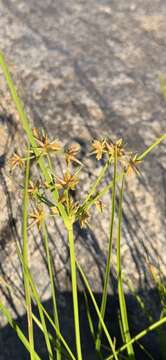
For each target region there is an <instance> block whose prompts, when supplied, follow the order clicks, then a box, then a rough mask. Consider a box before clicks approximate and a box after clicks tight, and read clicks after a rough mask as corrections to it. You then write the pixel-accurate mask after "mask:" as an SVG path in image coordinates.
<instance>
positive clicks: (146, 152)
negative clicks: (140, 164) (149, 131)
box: [137, 133, 166, 161]
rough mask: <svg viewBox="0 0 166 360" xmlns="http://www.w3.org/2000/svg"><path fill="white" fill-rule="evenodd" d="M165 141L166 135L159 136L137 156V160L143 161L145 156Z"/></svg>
mask: <svg viewBox="0 0 166 360" xmlns="http://www.w3.org/2000/svg"><path fill="white" fill-rule="evenodd" d="M165 139H166V133H165V134H163V135H161V136H160V137H159V138H158V139H157V140H155V141H154V142H153V143H152V144H151V145H150V146H149V147H148V148H147V149H146V150H145V151H144V152H143V153H142V154H141V155H140V156H138V158H137V160H140V161H141V160H143V159H144V158H145V156H147V155H148V154H149V153H150V152H151V151H152V150H153V149H154V148H155V147H156V146H157V145H159V144H160V143H161V141H163V140H165Z"/></svg>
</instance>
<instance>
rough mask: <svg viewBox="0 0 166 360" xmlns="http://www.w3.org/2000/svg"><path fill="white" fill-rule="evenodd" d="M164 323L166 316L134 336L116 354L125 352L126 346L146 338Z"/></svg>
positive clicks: (110, 359)
mask: <svg viewBox="0 0 166 360" xmlns="http://www.w3.org/2000/svg"><path fill="white" fill-rule="evenodd" d="M165 323H166V316H165V317H164V318H162V319H160V320H158V321H156V322H155V323H154V324H152V325H150V326H148V327H147V328H146V329H144V330H142V331H141V332H140V333H138V334H137V335H136V336H134V337H133V338H132V339H131V340H130V341H129V342H128V343H127V344H125V345H123V346H122V347H120V349H118V350H117V354H119V353H120V352H122V351H124V350H126V348H127V346H128V345H130V344H134V343H135V342H136V341H138V340H140V339H141V338H143V337H144V336H146V335H147V334H148V333H149V332H150V331H154V330H156V329H157V328H159V327H160V326H162V325H164V324H165ZM112 359H113V355H110V356H108V357H107V358H106V359H105V360H112Z"/></svg>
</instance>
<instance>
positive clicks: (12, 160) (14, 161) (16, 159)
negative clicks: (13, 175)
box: [9, 152, 25, 170]
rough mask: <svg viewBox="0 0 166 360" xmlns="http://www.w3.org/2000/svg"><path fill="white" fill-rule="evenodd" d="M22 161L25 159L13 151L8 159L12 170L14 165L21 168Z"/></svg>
mask: <svg viewBox="0 0 166 360" xmlns="http://www.w3.org/2000/svg"><path fill="white" fill-rule="evenodd" d="M24 162H25V160H24V159H23V158H22V157H21V156H19V155H18V154H17V153H16V152H15V153H14V154H13V156H12V157H11V158H10V160H9V165H10V167H11V169H12V170H14V169H15V168H16V167H19V168H22V167H23V166H24Z"/></svg>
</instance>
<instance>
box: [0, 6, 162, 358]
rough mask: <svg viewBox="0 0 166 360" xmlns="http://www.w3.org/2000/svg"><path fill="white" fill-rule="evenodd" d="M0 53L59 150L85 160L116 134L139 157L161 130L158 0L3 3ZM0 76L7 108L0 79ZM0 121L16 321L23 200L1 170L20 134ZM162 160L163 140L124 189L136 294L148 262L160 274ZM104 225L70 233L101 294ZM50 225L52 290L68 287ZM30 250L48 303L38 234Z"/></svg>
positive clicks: (0, 247) (1, 254) (1, 237)
mask: <svg viewBox="0 0 166 360" xmlns="http://www.w3.org/2000/svg"><path fill="white" fill-rule="evenodd" d="M0 47H1V50H3V52H4V53H5V56H6V59H7V62H8V64H9V66H10V68H11V71H12V73H13V75H14V79H15V81H16V83H17V86H18V88H19V91H20V94H21V95H22V98H23V100H24V103H25V106H26V109H27V111H28V114H29V115H30V117H31V119H32V121H33V124H35V126H39V127H45V128H46V129H47V131H48V133H49V134H50V136H52V137H58V138H59V139H60V140H62V141H63V143H64V144H65V143H68V142H70V141H74V142H79V143H80V144H81V145H82V148H83V150H82V158H83V157H84V153H85V151H87V152H88V151H89V147H88V142H91V140H92V138H96V137H100V136H104V135H109V136H110V137H113V138H115V136H117V137H123V138H124V140H125V142H126V143H127V146H128V147H129V148H130V149H132V150H134V151H138V152H141V151H143V150H144V149H145V148H146V146H148V145H149V144H151V142H152V141H153V140H154V139H155V138H156V137H157V136H159V135H161V134H162V133H164V132H165V131H166V120H165V119H166V104H165V102H164V100H163V98H162V95H161V91H160V85H159V74H160V73H162V74H163V75H166V3H165V1H164V0H152V1H151V0H146V1H143V0H134V1H130V0H126V1H123V0H119V1H117V0H112V1H106V0H103V1H101V0H88V1H83V0H77V1H75V0H68V1H65V0H56V1H53V0H50V1H49V0H40V1H39V0H36V1H34V0H28V1H19V0H0ZM0 80H1V85H2V87H1V92H2V94H3V96H4V97H3V96H1V101H2V99H4V100H3V101H4V102H5V101H7V100H8V99H6V98H7V95H6V93H5V91H4V90H3V89H4V80H3V76H1V75H0ZM13 115H15V114H14V113H13ZM0 124H1V128H0V136H1V137H0V179H1V181H0V214H1V215H0V272H1V275H2V276H3V277H4V276H5V278H6V280H7V281H8V282H10V283H11V284H13V285H14V286H15V288H16V294H17V296H16V298H15V303H16V308H14V306H13V314H15V315H17V316H18V315H21V314H22V313H23V308H22V307H21V306H20V301H19V298H20V296H22V295H21V290H20V289H21V281H22V280H21V269H20V268H19V262H18V259H17V254H16V246H15V239H16V238H17V239H18V238H19V236H20V225H19V224H20V220H19V219H20V213H21V209H20V207H21V201H20V200H19V196H18V193H17V192H16V190H15V189H16V188H15V185H14V184H13V182H12V181H11V178H10V177H9V173H8V169H7V165H6V164H7V159H8V158H9V156H10V155H11V153H12V151H13V150H14V149H16V148H19V144H21V146H22V144H23V138H22V135H21V134H22V133H21V129H20V126H19V125H18V119H17V117H16V116H13V117H11V116H6V114H5V113H4V112H2V113H1V115H0ZM165 155H166V150H165V144H164V143H163V144H161V145H160V146H159V147H158V148H157V149H156V151H154V152H153V153H151V154H150V155H149V156H148V157H147V158H146V160H145V162H144V163H143V164H142V166H141V171H142V177H140V178H139V179H138V178H136V177H133V178H131V179H129V181H128V183H127V188H128V191H127V193H126V195H125V204H124V226H123V240H122V259H123V264H124V267H125V273H126V274H127V275H129V276H130V279H131V280H132V281H133V284H134V286H135V287H136V289H145V288H146V289H148V288H149V287H152V286H153V284H152V282H151V278H150V276H149V274H148V271H147V270H148V269H147V262H151V263H152V264H154V265H155V266H157V267H159V266H160V268H161V271H162V272H163V274H164V275H165V273H166V267H165V262H166V258H165V249H166V239H165V230H166V227H165V214H166V195H165V190H166V172H165V166H166V165H165V164H166V157H165ZM87 166H88V167H87V170H86V172H85V175H84V177H83V178H82V183H83V190H84V192H86V190H87V183H88V180H89V178H90V179H93V177H94V175H95V174H96V173H95V171H94V170H93V168H94V166H95V161H94V160H89V161H88V162H87ZM15 195H16V196H15ZM105 202H106V204H108V197H106V199H105ZM108 220H109V212H108V211H106V210H105V212H104V214H103V216H100V217H98V216H97V215H96V213H95V214H94V215H93V216H92V230H91V231H87V230H84V231H82V232H81V234H80V235H79V233H80V232H79V230H78V229H76V237H77V240H76V249H77V253H78V257H79V259H80V262H81V263H82V265H83V266H84V268H85V269H86V271H87V274H88V275H89V280H90V282H91V285H92V287H93V289H94V290H95V291H96V292H99V293H100V292H101V286H102V270H103V268H104V265H105V259H106V251H107V246H108V235H107V229H108ZM50 229H51V230H50V236H51V247H52V251H53V254H54V259H55V268H56V269H57V270H58V277H57V282H58V287H59V288H60V289H61V290H69V289H70V285H69V283H70V282H69V278H68V276H67V273H68V268H69V264H68V251H67V248H66V235H65V234H64V233H63V231H62V228H60V224H58V223H57V224H56V229H55V228H54V229H55V230H53V224H51V226H50ZM30 251H31V270H32V272H33V275H34V277H35V279H36V281H37V283H38V286H39V288H40V289H41V291H42V294H43V299H45V300H46V299H48V298H49V296H50V292H49V287H48V277H47V271H46V267H45V265H44V263H43V262H42V261H41V259H42V256H43V254H42V250H41V248H40V240H39V239H38V237H36V238H35V241H33V239H31V245H30ZM113 258H115V249H114V253H113ZM42 264H43V265H42ZM126 291H127V288H126ZM1 295H2V297H3V299H4V301H6V303H7V302H9V303H11V302H12V300H11V294H10V293H7V294H6V293H5V294H4V291H3V290H2V291H1ZM1 323H2V324H4V320H3V319H1ZM15 358H17V357H15ZM0 359H7V355H6V357H5V358H3V356H2V355H0Z"/></svg>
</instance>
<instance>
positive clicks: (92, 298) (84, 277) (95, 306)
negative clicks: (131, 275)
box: [77, 262, 118, 360]
mask: <svg viewBox="0 0 166 360" xmlns="http://www.w3.org/2000/svg"><path fill="white" fill-rule="evenodd" d="M77 267H78V270H79V272H80V274H81V277H82V279H83V282H84V284H85V286H86V288H87V290H88V292H89V295H90V297H91V300H92V302H93V305H94V308H95V310H96V313H97V316H98V318H99V321H100V322H101V325H102V328H103V331H104V333H105V335H106V338H107V340H108V343H109V345H110V348H111V350H112V353H113V357H114V358H115V359H116V360H118V357H117V354H116V351H115V347H114V344H113V341H112V339H111V336H110V334H109V332H108V330H107V327H106V325H105V322H104V320H103V318H102V316H101V313H100V310H99V308H98V305H97V303H96V300H95V297H94V295H93V293H92V290H91V287H90V285H89V282H88V280H87V278H86V276H85V274H84V271H83V270H82V268H81V266H80V265H79V264H78V262H77Z"/></svg>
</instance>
